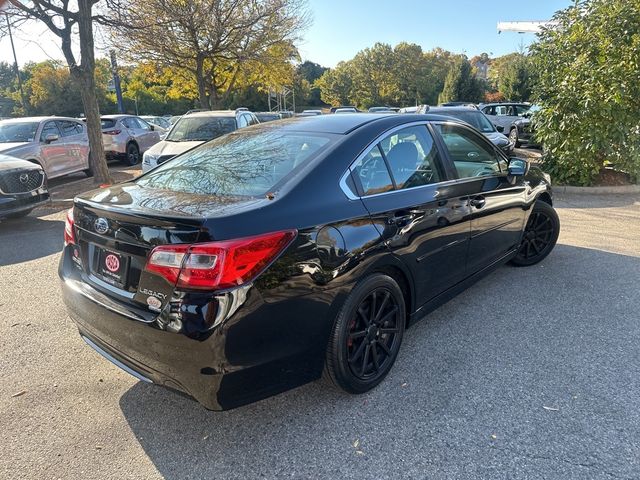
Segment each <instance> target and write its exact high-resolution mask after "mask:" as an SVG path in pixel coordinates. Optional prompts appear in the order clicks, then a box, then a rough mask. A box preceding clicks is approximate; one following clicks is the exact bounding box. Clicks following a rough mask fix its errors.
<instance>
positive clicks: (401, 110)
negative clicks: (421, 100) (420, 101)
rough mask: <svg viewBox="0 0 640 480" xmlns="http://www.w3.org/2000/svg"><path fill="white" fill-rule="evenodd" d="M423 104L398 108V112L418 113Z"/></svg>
mask: <svg viewBox="0 0 640 480" xmlns="http://www.w3.org/2000/svg"><path fill="white" fill-rule="evenodd" d="M420 107H422V105H416V106H415V107H403V108H401V109H400V110H398V113H416V112H417V111H418V109H419V108H420Z"/></svg>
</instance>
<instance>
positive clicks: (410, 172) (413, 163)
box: [380, 125, 441, 189]
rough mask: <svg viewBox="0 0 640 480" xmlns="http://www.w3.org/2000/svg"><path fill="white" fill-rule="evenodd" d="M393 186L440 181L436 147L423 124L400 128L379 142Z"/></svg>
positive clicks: (414, 185) (401, 187) (406, 186)
mask: <svg viewBox="0 0 640 480" xmlns="http://www.w3.org/2000/svg"><path fill="white" fill-rule="evenodd" d="M380 149H381V150H382V152H383V153H384V156H385V158H386V160H387V163H388V164H389V168H390V169H391V174H392V177H393V180H394V181H395V184H396V188H397V189H404V188H413V187H419V186H422V185H428V184H430V183H436V182H439V181H440V180H441V178H440V174H439V172H438V165H437V163H438V162H439V159H438V150H437V148H436V146H435V143H434V142H433V139H432V138H431V135H430V134H429V132H428V130H427V129H426V127H425V126H424V125H419V126H413V127H408V128H403V129H402V130H399V131H397V132H395V133H393V134H391V135H389V136H388V137H387V138H385V139H384V140H382V141H381V142H380Z"/></svg>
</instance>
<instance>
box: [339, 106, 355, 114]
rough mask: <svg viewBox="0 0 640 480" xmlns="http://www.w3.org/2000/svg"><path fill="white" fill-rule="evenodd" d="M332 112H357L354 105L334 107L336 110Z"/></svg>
mask: <svg viewBox="0 0 640 480" xmlns="http://www.w3.org/2000/svg"><path fill="white" fill-rule="evenodd" d="M333 113H358V109H357V108H354V107H342V108H336V111H335V112H333Z"/></svg>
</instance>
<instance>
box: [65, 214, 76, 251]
mask: <svg viewBox="0 0 640 480" xmlns="http://www.w3.org/2000/svg"><path fill="white" fill-rule="evenodd" d="M73 225H74V221H73V208H70V209H69V210H67V218H66V219H65V221H64V244H65V246H67V245H75V244H76V235H75V233H74V232H73Z"/></svg>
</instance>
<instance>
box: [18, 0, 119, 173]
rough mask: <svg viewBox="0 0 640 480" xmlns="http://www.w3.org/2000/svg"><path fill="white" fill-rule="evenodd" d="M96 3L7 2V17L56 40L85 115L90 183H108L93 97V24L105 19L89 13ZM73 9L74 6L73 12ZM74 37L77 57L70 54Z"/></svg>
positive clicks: (95, 0) (93, 0)
mask: <svg viewBox="0 0 640 480" xmlns="http://www.w3.org/2000/svg"><path fill="white" fill-rule="evenodd" d="M98 1H99V0H79V1H78V2H69V0H29V2H22V1H21V0H8V2H9V3H8V7H9V8H8V14H9V16H10V18H11V19H12V21H13V22H14V24H20V23H21V22H24V21H39V22H42V23H43V24H44V25H46V26H47V28H48V29H49V30H51V31H52V32H53V33H54V34H55V35H57V36H58V38H60V42H61V47H62V53H63V54H64V57H65V60H66V62H67V65H68V67H69V73H70V75H71V79H72V80H73V82H75V84H76V85H77V86H78V87H79V89H80V97H81V99H82V105H83V108H84V114H85V116H86V119H87V120H86V122H87V131H88V135H89V148H90V153H89V167H90V168H91V170H92V171H93V174H94V181H95V182H96V183H98V184H100V183H111V178H110V176H109V169H108V168H107V162H106V159H105V155H104V146H103V144H102V129H101V126H100V110H99V107H98V99H97V96H96V81H95V66H96V61H95V52H94V42H93V27H94V22H98V23H103V22H105V21H106V17H104V16H103V15H100V14H98V13H94V12H93V8H94V6H95V4H96V3H98ZM74 6H75V7H77V8H76V9H75V10H74ZM76 36H77V43H78V44H79V45H80V56H79V57H77V55H76V53H75V52H74V51H73V48H72V44H73V40H74V38H75V37H76Z"/></svg>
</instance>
